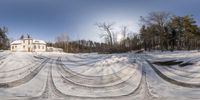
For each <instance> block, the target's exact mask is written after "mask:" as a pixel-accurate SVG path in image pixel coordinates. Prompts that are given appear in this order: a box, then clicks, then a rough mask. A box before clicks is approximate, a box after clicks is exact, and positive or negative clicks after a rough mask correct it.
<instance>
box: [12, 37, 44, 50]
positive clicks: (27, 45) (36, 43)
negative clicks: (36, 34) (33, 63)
mask: <svg viewBox="0 0 200 100" xmlns="http://www.w3.org/2000/svg"><path fill="white" fill-rule="evenodd" d="M10 46H11V47H10V48H11V51H13V52H17V51H20V52H45V51H46V42H45V41H43V40H35V39H32V38H31V37H30V36H29V35H27V37H22V38H20V39H19V40H15V41H13V42H12V43H11V44H10Z"/></svg>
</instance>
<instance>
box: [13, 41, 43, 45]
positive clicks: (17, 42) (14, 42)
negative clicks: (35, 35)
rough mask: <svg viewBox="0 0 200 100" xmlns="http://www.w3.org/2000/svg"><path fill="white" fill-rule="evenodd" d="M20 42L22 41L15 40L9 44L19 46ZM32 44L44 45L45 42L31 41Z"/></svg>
mask: <svg viewBox="0 0 200 100" xmlns="http://www.w3.org/2000/svg"><path fill="white" fill-rule="evenodd" d="M22 42H23V40H15V41H13V42H12V43H11V45H17V44H21V43H22ZM33 44H46V42H45V41H43V40H33Z"/></svg>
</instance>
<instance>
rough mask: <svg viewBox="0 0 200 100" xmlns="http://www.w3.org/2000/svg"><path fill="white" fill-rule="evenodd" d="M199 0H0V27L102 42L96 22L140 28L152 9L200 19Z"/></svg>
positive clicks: (48, 38)
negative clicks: (141, 17) (141, 22)
mask: <svg viewBox="0 0 200 100" xmlns="http://www.w3.org/2000/svg"><path fill="white" fill-rule="evenodd" d="M199 5H200V0H0V26H6V27H8V30H9V37H10V38H13V39H17V38H19V37H20V35H21V34H27V33H29V34H31V36H32V37H34V38H37V39H43V40H46V41H54V40H55V37H56V36H58V35H59V34H63V33H67V34H68V35H69V36H70V38H71V40H75V39H87V40H88V39H90V40H94V41H101V39H100V38H99V33H100V31H99V30H98V28H97V27H96V26H95V23H97V22H108V23H113V22H114V23H115V25H114V28H115V29H116V30H118V29H119V28H120V27H121V26H128V28H129V30H130V31H132V32H136V33H137V32H138V30H139V25H138V24H139V17H140V16H146V15H147V14H148V13H149V12H153V11H167V12H171V13H172V14H175V15H191V14H192V15H193V16H194V17H195V18H196V19H197V22H198V24H199V22H200V13H199V11H200V7H199Z"/></svg>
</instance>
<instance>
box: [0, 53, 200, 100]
mask: <svg viewBox="0 0 200 100" xmlns="http://www.w3.org/2000/svg"><path fill="white" fill-rule="evenodd" d="M184 53H185V52H184ZM178 54H179V55H182V53H178ZM2 55H5V57H4V59H2V61H3V63H2V64H0V98H1V99H18V100H21V99H25V100H26V99H31V100H38V99H41V100H44V99H47V100H58V99H61V100H66V99H67V100H177V99H181V100H193V99H194V100H199V99H200V96H199V95H200V85H199V84H200V82H199V81H200V71H199V70H195V69H199V67H198V64H199V63H200V62H199V61H198V59H195V58H199V57H200V54H197V56H196V54H195V55H194V57H193V56H192V54H191V55H190V57H189V58H187V57H186V56H187V55H185V56H183V55H182V58H181V57H179V56H178V55H177V54H176V53H174V54H170V55H169V54H168V53H166V54H160V53H154V54H148V53H147V54H131V53H129V54H128V53H127V54H108V55H101V54H56V53H52V54H51V53H43V54H35V53H27V54H26V53H3V54H2ZM165 55H167V56H165ZM13 56H15V58H13ZM170 57H171V58H170ZM0 58H1V57H0ZM158 59H159V60H160V61H166V59H167V60H174V59H175V60H176V59H177V60H184V61H183V62H188V61H189V62H194V63H195V65H189V66H185V67H180V68H179V67H178V65H174V66H161V65H156V64H153V63H152V62H153V61H158ZM9 62H12V66H10V63H9Z"/></svg>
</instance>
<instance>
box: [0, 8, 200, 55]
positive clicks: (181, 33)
mask: <svg viewBox="0 0 200 100" xmlns="http://www.w3.org/2000/svg"><path fill="white" fill-rule="evenodd" d="M95 25H96V27H97V29H99V30H100V33H99V35H100V38H101V39H103V40H104V42H103V43H100V42H94V41H91V40H73V41H71V40H70V37H69V36H68V35H67V34H61V35H59V36H57V37H56V39H55V42H48V43H47V46H53V47H58V48H62V49H63V51H64V52H71V53H86V52H99V53H120V52H129V51H133V50H147V51H152V50H161V51H167V50H170V51H173V50H199V49H200V27H199V26H198V25H197V22H196V19H195V18H194V17H193V16H192V15H185V16H176V15H172V14H170V13H168V12H151V13H149V14H148V15H147V16H141V17H140V31H139V33H133V32H131V31H129V29H128V27H127V26H123V27H121V30H118V31H116V30H115V24H113V23H106V22H103V23H96V24H95ZM7 31H8V30H7V28H5V27H3V28H0V49H8V48H9V42H8V41H9V40H8V38H7V34H6V33H7ZM119 34H120V35H121V37H120V40H119V39H118V38H117V36H118V35H119Z"/></svg>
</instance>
